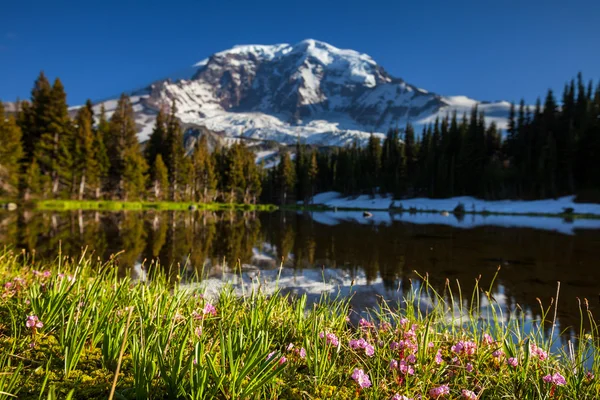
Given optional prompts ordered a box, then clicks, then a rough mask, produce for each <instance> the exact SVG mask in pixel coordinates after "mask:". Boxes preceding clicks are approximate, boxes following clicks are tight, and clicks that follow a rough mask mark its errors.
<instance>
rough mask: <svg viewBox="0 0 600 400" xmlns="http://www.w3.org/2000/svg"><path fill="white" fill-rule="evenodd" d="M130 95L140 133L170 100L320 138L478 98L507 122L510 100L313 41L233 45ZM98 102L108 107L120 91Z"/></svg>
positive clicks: (252, 131)
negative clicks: (418, 76) (411, 77)
mask: <svg viewBox="0 0 600 400" xmlns="http://www.w3.org/2000/svg"><path fill="white" fill-rule="evenodd" d="M131 95H132V102H133V103H134V110H135V112H136V121H137V123H138V126H139V129H140V131H139V138H140V140H142V141H143V140H146V139H147V138H148V135H149V134H150V133H151V132H152V128H153V125H154V118H155V115H156V112H157V110H158V109H159V108H160V107H165V106H166V107H168V106H170V105H171V103H172V102H173V101H174V102H175V105H176V107H177V116H178V117H179V119H180V120H181V122H182V123H183V125H184V126H185V127H186V128H201V129H202V130H203V131H206V130H208V131H210V132H213V133H217V134H221V135H223V136H225V137H245V138H251V139H259V140H273V141H277V142H282V143H288V144H291V143H296V141H297V140H298V139H299V138H300V140H302V141H303V142H305V143H308V144H318V145H344V144H347V143H351V142H353V141H355V140H358V141H360V142H364V141H365V140H366V139H367V138H368V137H369V135H370V134H371V133H372V132H373V133H380V134H382V135H383V134H384V133H385V132H386V131H387V130H388V129H389V128H390V127H396V126H398V127H400V128H402V127H404V126H405V125H406V123H407V122H408V121H410V122H411V123H412V124H413V125H415V126H416V128H417V129H418V128H419V126H420V125H423V124H426V123H429V122H432V121H434V120H435V118H436V117H438V116H440V117H444V116H445V115H447V114H449V113H452V111H454V110H457V111H458V112H459V114H462V113H463V112H468V111H469V110H470V109H471V108H472V107H473V106H474V105H476V104H478V105H479V108H480V110H481V111H483V112H484V113H485V115H486V119H487V120H488V122H491V121H495V122H496V123H497V124H498V126H499V127H500V128H505V126H506V117H507V116H508V110H509V107H510V104H509V103H507V102H497V103H485V102H478V101H476V100H472V99H469V98H466V97H462V96H456V97H444V96H440V95H437V94H434V93H430V92H428V91H426V90H423V89H419V88H417V87H416V86H413V85H411V84H409V83H407V82H405V81H404V80H402V79H400V78H396V77H393V76H391V75H390V74H388V73H387V72H386V71H385V70H384V69H383V68H382V67H381V66H379V65H377V63H375V61H373V59H372V58H371V57H369V56H368V55H366V54H361V53H358V52H356V51H354V50H342V49H338V48H336V47H334V46H331V45H329V44H327V43H323V42H319V41H316V40H304V41H302V42H300V43H297V44H295V45H289V44H278V45H268V46H265V45H244V46H236V47H234V48H232V49H230V50H225V51H222V52H220V53H216V54H214V55H212V56H210V57H209V58H207V59H205V60H202V61H200V62H198V63H197V64H195V65H194V66H193V68H192V70H191V72H190V73H189V75H188V76H186V77H185V78H184V79H181V78H178V79H167V80H161V81H157V82H154V83H152V84H150V85H149V86H148V87H146V88H144V89H141V90H138V91H135V92H132V93H131ZM103 104H104V106H105V108H106V110H107V112H108V113H109V114H110V112H111V111H112V109H114V107H115V105H116V100H109V101H105V102H104V103H103ZM96 107H97V109H99V107H100V104H98V105H96Z"/></svg>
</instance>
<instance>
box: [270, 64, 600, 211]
mask: <svg viewBox="0 0 600 400" xmlns="http://www.w3.org/2000/svg"><path fill="white" fill-rule="evenodd" d="M267 178H268V179H267V181H266V183H265V185H264V186H265V192H264V193H265V196H266V197H267V198H266V200H268V201H273V200H281V201H284V202H286V201H290V199H291V200H303V201H305V202H307V201H309V200H310V198H311V197H312V196H313V195H314V193H318V192H325V191H332V190H333V191H337V192H341V193H343V194H345V195H357V194H372V195H374V194H377V193H382V194H383V193H391V194H393V195H394V197H395V198H403V197H414V196H426V197H433V198H445V197H452V196H464V195H468V196H474V197H478V198H484V199H511V198H520V199H540V198H554V197H557V196H561V195H567V194H578V196H579V198H580V199H585V200H588V201H590V200H591V201H600V84H599V85H597V86H596V88H595V90H594V86H593V82H591V81H590V82H589V83H588V84H587V85H586V84H585V83H584V81H583V78H582V76H581V74H579V75H578V77H577V79H576V80H572V81H571V82H569V83H568V84H567V85H565V88H564V92H563V95H562V105H561V106H559V105H558V103H557V100H556V98H555V96H554V94H553V92H552V90H549V91H548V93H547V95H546V97H545V100H544V102H543V104H542V102H541V101H540V99H539V98H538V100H537V102H536V104H535V106H534V107H533V108H531V107H529V106H526V105H525V102H524V101H523V100H521V102H520V104H519V105H518V106H515V105H514V104H512V105H511V107H510V115H509V118H508V127H507V129H506V132H505V134H504V135H502V134H501V132H500V130H499V129H498V127H497V126H496V124H495V123H494V122H492V123H489V124H486V122H485V119H484V115H483V113H482V112H480V111H479V110H478V108H477V107H474V108H473V109H472V110H471V112H470V113H468V114H467V113H465V114H463V115H462V116H459V115H457V113H456V112H454V113H452V114H451V115H447V116H445V117H444V118H438V119H436V120H435V122H433V123H431V124H429V125H427V126H425V127H424V128H423V131H422V132H421V134H420V135H419V136H418V137H417V136H416V135H415V131H414V128H413V126H412V125H411V124H410V123H409V124H407V125H406V128H405V129H404V130H403V131H400V130H399V129H390V130H389V131H388V132H387V135H386V137H385V138H384V139H383V141H381V140H380V139H379V137H377V136H375V135H371V137H370V138H369V140H368V143H367V145H366V146H363V147H361V146H359V145H358V144H357V143H354V144H352V145H350V146H346V147H343V148H334V149H317V148H310V147H308V146H304V145H297V146H296V159H295V160H294V161H292V160H290V157H289V154H283V155H282V156H281V162H280V164H279V166H278V168H277V169H276V170H274V171H272V172H271V173H269V174H267ZM269 196H270V197H269Z"/></svg>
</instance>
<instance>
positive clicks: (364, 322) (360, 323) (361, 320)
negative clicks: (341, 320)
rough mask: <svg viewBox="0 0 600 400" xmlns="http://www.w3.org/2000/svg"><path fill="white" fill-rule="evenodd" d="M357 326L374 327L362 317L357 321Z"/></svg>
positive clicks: (363, 327)
mask: <svg viewBox="0 0 600 400" xmlns="http://www.w3.org/2000/svg"><path fill="white" fill-rule="evenodd" d="M358 326H360V327H361V328H362V329H369V328H375V324H374V323H372V322H369V321H367V320H366V319H364V318H361V319H360V321H358Z"/></svg>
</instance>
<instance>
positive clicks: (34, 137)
mask: <svg viewBox="0 0 600 400" xmlns="http://www.w3.org/2000/svg"><path fill="white" fill-rule="evenodd" d="M51 96H52V86H51V85H50V82H49V81H48V78H46V75H44V72H43V71H42V72H40V75H39V77H38V78H37V80H36V81H35V83H34V86H33V89H32V90H31V104H29V103H27V102H24V103H22V105H21V107H22V113H21V116H20V118H19V124H20V127H21V130H22V132H23V151H24V152H25V160H26V161H27V162H28V163H29V162H31V159H32V158H33V157H34V152H35V149H36V145H37V143H38V141H39V140H40V139H41V137H42V134H43V133H45V132H48V130H49V125H50V123H51V120H52V118H51V115H50V98H51Z"/></svg>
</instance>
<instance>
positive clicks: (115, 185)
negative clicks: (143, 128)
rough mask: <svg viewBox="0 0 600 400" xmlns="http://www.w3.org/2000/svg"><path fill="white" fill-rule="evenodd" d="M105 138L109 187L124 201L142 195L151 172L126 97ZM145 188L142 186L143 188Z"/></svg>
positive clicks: (110, 123)
mask: <svg viewBox="0 0 600 400" xmlns="http://www.w3.org/2000/svg"><path fill="white" fill-rule="evenodd" d="M106 134H107V138H106V139H105V143H106V150H107V154H108V159H109V160H110V169H109V174H108V187H109V188H110V190H112V191H113V193H115V194H116V195H117V196H118V197H120V198H121V199H124V200H127V199H128V198H132V197H137V196H139V195H140V194H141V193H142V192H143V189H144V183H145V175H144V174H145V173H146V170H147V169H148V167H147V164H146V161H145V160H144V157H143V156H142V154H141V152H140V145H139V142H138V140H137V137H136V128H135V121H134V119H133V107H132V106H131V102H130V100H129V97H128V96H127V95H125V94H122V95H121V97H120V98H119V101H118V103H117V106H116V108H115V111H114V113H113V115H112V117H111V119H110V122H109V126H108V132H107V133H106ZM140 185H141V186H140Z"/></svg>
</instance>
